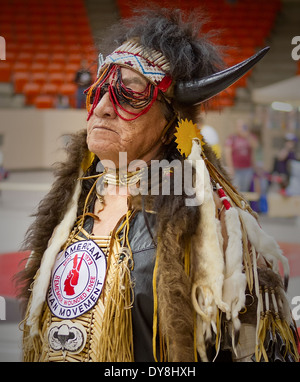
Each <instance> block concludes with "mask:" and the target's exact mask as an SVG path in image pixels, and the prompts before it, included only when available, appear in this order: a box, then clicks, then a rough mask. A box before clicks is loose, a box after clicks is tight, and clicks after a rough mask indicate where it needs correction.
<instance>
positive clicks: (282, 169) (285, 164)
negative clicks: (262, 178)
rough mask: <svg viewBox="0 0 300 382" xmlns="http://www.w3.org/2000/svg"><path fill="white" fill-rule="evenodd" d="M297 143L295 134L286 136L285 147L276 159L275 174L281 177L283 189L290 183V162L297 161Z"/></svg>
mask: <svg viewBox="0 0 300 382" xmlns="http://www.w3.org/2000/svg"><path fill="white" fill-rule="evenodd" d="M296 143H297V137H296V136H295V135H294V134H292V133H288V134H286V136H285V142H284V146H283V148H282V149H281V150H280V151H279V153H278V155H277V156H276V157H275V159H274V167H273V174H274V175H279V176H280V178H281V182H280V183H281V187H283V188H285V187H286V186H287V185H288V183H289V178H290V161H292V160H295V159H296Z"/></svg>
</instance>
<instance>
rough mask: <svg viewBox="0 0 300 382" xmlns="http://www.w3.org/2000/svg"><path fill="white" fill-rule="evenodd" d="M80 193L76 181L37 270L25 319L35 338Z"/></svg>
mask: <svg viewBox="0 0 300 382" xmlns="http://www.w3.org/2000/svg"><path fill="white" fill-rule="evenodd" d="M80 193H81V181H77V184H76V187H75V191H74V193H73V196H72V199H71V200H70V202H69V206H68V209H67V212H66V214H65V217H64V218H63V220H62V221H61V222H60V223H59V224H58V226H57V227H56V228H55V230H54V232H53V235H52V237H51V239H50V241H49V246H48V248H47V249H46V251H45V253H44V255H43V258H42V261H41V266H40V269H39V273H38V275H37V278H36V280H35V282H34V285H33V290H32V300H31V306H30V310H29V316H28V319H27V322H26V323H27V325H28V326H30V334H31V335H32V336H35V335H37V334H38V330H39V328H38V326H39V319H40V314H41V310H42V307H43V304H44V302H45V299H46V294H47V290H48V287H49V282H50V277H51V271H52V267H53V265H54V262H55V259H56V256H57V254H58V253H59V251H60V250H61V246H62V245H63V244H64V243H65V242H66V240H67V239H68V236H69V234H70V231H71V229H72V227H73V225H74V222H75V220H76V215H77V204H78V199H79V195H80Z"/></svg>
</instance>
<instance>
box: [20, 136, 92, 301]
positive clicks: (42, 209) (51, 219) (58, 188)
mask: <svg viewBox="0 0 300 382" xmlns="http://www.w3.org/2000/svg"><path fill="white" fill-rule="evenodd" d="M71 138H72V139H71V141H70V143H69V144H68V145H67V147H66V153H67V159H66V161H65V162H63V163H58V164H56V166H55V168H54V176H55V178H56V180H55V182H54V183H53V186H52V188H51V190H50V191H49V193H48V194H47V195H46V196H45V198H44V199H43V200H42V201H41V202H40V204H39V206H38V209H37V212H36V213H35V214H34V215H33V216H34V217H35V220H34V222H33V223H32V225H31V226H30V227H29V229H28V231H27V233H26V236H25V240H24V243H23V246H22V249H23V250H30V251H31V256H30V259H29V261H28V263H27V266H26V268H25V269H24V270H23V271H21V272H20V273H19V274H18V275H17V277H16V282H17V285H18V289H19V292H18V295H19V298H20V299H21V300H22V301H23V302H24V305H25V306H26V305H27V302H28V299H29V296H30V293H31V290H32V282H33V279H34V277H35V275H36V273H37V270H38V269H39V268H40V265H41V260H42V257H43V255H44V253H45V251H46V249H47V247H48V245H49V240H50V238H51V237H52V235H53V231H54V229H55V228H56V227H57V225H58V224H59V223H60V222H61V221H62V219H63V217H64V215H65V213H66V211H67V209H68V207H69V203H70V201H71V199H72V197H73V195H74V190H75V188H76V185H77V184H78V181H77V180H78V177H79V173H80V164H81V162H82V160H83V158H84V156H85V155H86V154H87V152H88V149H87V145H86V130H82V131H80V132H78V133H77V134H74V135H73V136H72V137H71ZM81 199H82V198H81ZM80 205H82V201H81V203H80V201H79V205H78V208H79V209H80ZM76 212H77V211H76Z"/></svg>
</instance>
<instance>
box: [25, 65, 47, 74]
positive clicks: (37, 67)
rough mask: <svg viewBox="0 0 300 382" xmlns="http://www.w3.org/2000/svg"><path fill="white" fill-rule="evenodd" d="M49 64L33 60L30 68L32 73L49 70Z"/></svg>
mask: <svg viewBox="0 0 300 382" xmlns="http://www.w3.org/2000/svg"><path fill="white" fill-rule="evenodd" d="M47 66H48V65H47V64H45V63H41V62H33V63H32V64H31V66H30V68H29V70H30V72H31V73H44V72H47Z"/></svg>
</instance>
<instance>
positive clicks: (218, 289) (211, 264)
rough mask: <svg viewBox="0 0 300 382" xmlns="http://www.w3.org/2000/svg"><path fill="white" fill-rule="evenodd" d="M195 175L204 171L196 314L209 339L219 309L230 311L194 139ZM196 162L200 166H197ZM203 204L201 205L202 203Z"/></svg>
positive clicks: (214, 224) (211, 207)
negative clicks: (224, 295) (225, 295)
mask: <svg viewBox="0 0 300 382" xmlns="http://www.w3.org/2000/svg"><path fill="white" fill-rule="evenodd" d="M188 159H189V160H191V161H192V164H193V167H194V168H195V170H196V172H197V171H199V169H201V170H202V169H203V168H204V171H203V174H196V175H197V179H198V180H199V179H201V182H199V183H201V184H197V187H203V188H204V201H203V203H202V205H201V224H200V225H199V227H197V231H196V234H195V237H194V239H193V241H192V248H193V251H194V257H195V261H196V264H197V265H196V271H195V278H194V284H193V287H192V301H193V305H194V308H195V310H196V312H197V313H198V314H199V315H200V316H201V318H202V319H203V331H204V333H205V334H206V338H209V337H210V336H211V327H212V329H213V330H214V331H216V315H217V308H219V309H221V310H222V311H224V312H225V311H227V309H228V305H227V304H226V303H224V302H223V300H222V288H223V280H224V258H223V251H222V248H221V245H220V242H219V234H218V232H219V228H218V224H219V222H218V221H217V219H216V218H215V203H214V199H213V190H212V186H211V183H210V176H209V173H208V170H207V168H206V166H205V165H204V166H202V165H203V163H201V161H202V162H203V159H202V157H201V145H200V144H199V141H198V140H197V139H194V140H193V145H192V151H191V154H190V155H189V157H188ZM197 163H198V164H199V163H201V166H198V165H197ZM199 204H201V203H199Z"/></svg>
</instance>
